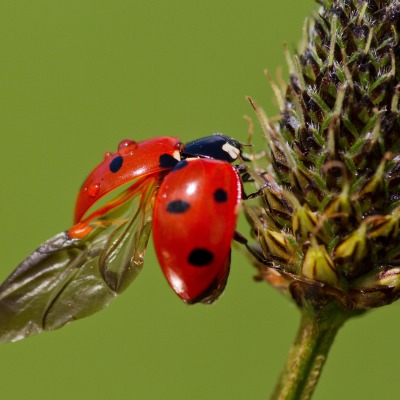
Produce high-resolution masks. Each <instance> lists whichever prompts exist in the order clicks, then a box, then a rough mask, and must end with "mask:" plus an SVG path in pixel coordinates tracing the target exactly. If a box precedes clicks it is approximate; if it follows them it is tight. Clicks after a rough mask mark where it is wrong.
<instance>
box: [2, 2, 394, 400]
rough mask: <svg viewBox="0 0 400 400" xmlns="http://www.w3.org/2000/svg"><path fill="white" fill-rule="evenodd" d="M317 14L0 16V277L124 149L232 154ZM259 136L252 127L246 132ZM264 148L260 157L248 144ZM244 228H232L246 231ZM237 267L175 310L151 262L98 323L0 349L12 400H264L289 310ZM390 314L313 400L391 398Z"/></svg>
mask: <svg viewBox="0 0 400 400" xmlns="http://www.w3.org/2000/svg"><path fill="white" fill-rule="evenodd" d="M312 8H315V7H314V5H313V1H311V0H308V1H304V0H303V1H298V0H283V1H280V2H275V1H267V0H247V1H245V2H244V1H236V2H232V1H228V0H215V1H204V2H199V1H193V0H190V1H183V0H181V1H178V0H171V1H160V0H153V1H138V0H133V1H121V0H114V1H100V0H97V1H88V0H79V1H75V0H68V1H57V0H51V1H50V0H29V1H19V0H12V1H11V0H9V1H5V0H3V1H0V58H1V62H0V71H1V75H0V114H1V118H0V132H1V133H0V137H1V142H0V143H1V157H0V171H1V196H0V210H1V211H0V212H1V242H0V243H1V249H0V250H1V265H0V267H1V268H0V275H1V278H4V277H6V276H7V275H8V274H9V273H10V272H11V270H12V269H13V268H14V267H15V266H16V265H17V264H18V263H19V262H20V261H21V260H22V259H23V258H24V257H25V256H26V255H27V254H29V252H31V251H32V250H33V249H34V248H36V247H37V246H38V245H39V244H40V243H41V242H43V241H44V240H46V239H48V238H50V237H51V236H53V235H54V234H55V233H57V232H60V231H62V230H64V229H66V228H68V227H69V226H70V225H71V219H72V210H73V204H74V200H75V196H76V194H77V190H78V188H79V186H80V184H81V182H82V181H83V179H84V178H85V176H86V175H87V173H88V172H89V171H90V170H91V168H92V167H93V166H94V165H96V164H97V163H98V162H99V161H100V160H101V158H102V154H103V153H104V152H105V151H110V150H115V149H116V146H117V144H118V142H119V141H120V140H121V139H124V138H133V139H135V140H143V139H145V138H150V137H154V136H160V135H174V136H175V135H176V136H179V137H181V138H182V139H183V140H189V139H194V138H198V137H201V136H205V135H208V134H210V133H212V132H216V131H220V132H224V133H226V134H228V135H231V136H234V137H236V138H237V139H239V140H245V138H246V132H247V122H246V121H245V120H244V119H243V115H244V114H248V115H251V116H253V113H252V109H251V108H250V106H249V104H248V103H247V102H246V100H245V95H251V96H253V97H254V98H255V99H257V101H258V102H259V103H261V104H262V105H263V107H264V108H265V109H266V110H267V112H268V114H269V115H270V116H273V115H276V113H277V108H276V106H275V105H274V102H273V100H272V91H271V89H270V88H269V86H268V83H267V80H266V78H265V76H264V75H263V70H264V69H265V68H268V69H269V70H270V71H271V72H272V73H273V74H275V73H276V70H277V68H278V67H283V68H284V69H285V68H286V67H285V61H284V56H283V51H282V45H283V43H284V42H287V43H288V44H289V47H290V48H291V49H293V48H294V47H295V46H296V44H297V43H298V41H299V39H300V36H301V30H302V24H303V20H304V17H306V16H308V15H309V12H310V10H311V9H312ZM259 132H260V129H259V128H258V126H257V128H256V133H259ZM258 143H260V141H258ZM240 229H241V230H242V231H243V232H246V229H247V227H246V226H245V225H244V224H243V223H242V225H241V228H240ZM253 274H254V270H253V269H252V267H251V266H250V265H248V263H247V262H246V260H245V259H244V258H242V256H241V255H240V254H239V253H238V251H234V253H233V262H232V272H231V277H230V281H229V282H228V286H227V289H226V292H225V294H224V295H223V296H222V298H221V299H220V300H219V301H218V302H217V303H216V304H215V305H213V306H210V307H206V306H202V305H197V306H193V307H188V306H185V305H184V304H182V303H181V302H180V300H179V299H178V298H177V297H176V296H175V295H174V294H173V293H172V291H171V290H170V289H169V287H168V286H167V284H166V281H165V280H164V278H163V276H162V274H161V271H160V269H159V267H158V266H157V263H156V261H155V257H154V252H153V249H152V247H151V245H150V246H149V250H148V252H147V254H146V260H145V268H144V270H143V272H142V274H141V276H140V277H139V278H138V279H137V280H136V282H135V283H134V284H133V285H132V287H130V288H129V289H128V290H127V292H125V293H124V294H123V295H122V296H121V297H120V298H118V299H117V300H116V301H114V303H113V304H112V305H111V306H110V307H109V308H108V309H106V310H104V311H103V312H101V313H99V314H97V315H94V316H92V317H91V318H88V319H85V320H81V321H78V322H75V323H73V324H71V325H69V326H67V327H65V328H63V329H61V330H59V331H57V332H52V333H47V334H43V335H39V336H36V337H33V338H30V339H27V340H24V341H21V342H17V343H14V344H8V345H3V346H1V348H0V396H1V398H5V399H6V398H13V399H28V398H29V399H43V400H47V399H55V398H57V399H60V400H61V399H77V400H79V399H111V398H112V399H131V398H135V399H176V400H180V399H191V400H196V399H262V398H266V397H267V396H268V395H269V393H270V392H271V390H272V387H273V385H274V382H275V380H276V378H277V375H278V373H279V371H280V368H281V366H282V364H283V362H284V359H285V357H286V354H287V352H288V349H289V346H290V343H291V340H292V338H293V336H294V335H295V331H296V329H297V323H298V318H299V315H298V312H297V311H296V309H295V307H294V306H293V305H292V304H290V303H289V302H288V301H287V300H285V299H284V298H282V297H281V296H280V295H279V294H278V293H275V292H274V290H273V289H271V288H270V287H268V286H267V285H266V284H262V283H255V282H254V281H253V280H252V276H253ZM399 334H400V310H399V306H398V305H394V306H392V307H388V308H386V309H382V310H379V311H375V312H372V313H371V314H370V315H369V316H367V317H363V318H359V319H357V320H354V321H351V322H350V323H348V324H347V326H345V328H344V329H343V331H342V332H340V334H339V336H338V338H337V340H336V343H335V346H334V348H333V350H332V352H331V354H330V357H329V360H328V363H327V366H326V368H325V371H324V374H323V377H322V379H321V382H320V384H319V386H318V388H317V391H316V395H315V398H316V399H338V398H343V399H349V398H365V399H372V398H376V397H379V398H381V399H385V398H389V397H392V398H393V397H394V393H396V392H397V391H398V389H397V387H396V386H395V385H393V384H391V383H390V381H391V379H392V376H393V375H394V374H395V373H397V357H398V356H400V350H399V346H398V339H397V338H398V337H399Z"/></svg>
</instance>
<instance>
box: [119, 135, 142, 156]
mask: <svg viewBox="0 0 400 400" xmlns="http://www.w3.org/2000/svg"><path fill="white" fill-rule="evenodd" d="M138 146H139V145H138V143H137V142H135V141H134V140H131V139H125V140H123V141H122V142H120V143H119V145H118V154H119V155H120V156H125V155H128V154H132V153H133V152H134V151H135V150H136V149H137V148H138Z"/></svg>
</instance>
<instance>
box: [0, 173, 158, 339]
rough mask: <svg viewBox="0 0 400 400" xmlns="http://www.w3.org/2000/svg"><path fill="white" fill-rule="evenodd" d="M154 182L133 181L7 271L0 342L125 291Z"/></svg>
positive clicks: (138, 263)
mask: <svg viewBox="0 0 400 400" xmlns="http://www.w3.org/2000/svg"><path fill="white" fill-rule="evenodd" d="M155 179H156V178H155V177H149V178H146V179H142V180H139V181H137V182H136V183H135V184H134V185H132V186H131V187H130V188H129V189H127V190H126V191H125V192H123V193H121V194H120V195H119V196H118V197H116V198H115V199H114V200H113V201H111V202H110V203H108V204H106V205H105V206H104V207H103V208H101V209H99V210H98V211H96V212H95V213H93V214H92V215H91V216H89V217H88V218H86V219H85V220H84V221H82V222H81V223H79V224H77V225H76V226H74V227H73V228H71V229H70V230H69V231H67V232H62V233H60V234H58V235H56V236H54V237H53V238H51V239H49V240H48V241H46V242H45V243H43V244H42V245H41V246H40V247H39V248H38V249H37V250H35V251H34V252H33V253H32V254H31V255H29V256H28V257H27V258H26V259H25V260H24V261H23V262H22V263H21V264H20V265H19V266H18V267H17V268H16V269H15V270H14V272H12V274H11V275H10V276H9V277H8V278H7V279H6V280H5V281H4V282H3V284H2V285H1V286H0V343H2V342H9V341H16V340H20V339H23V338H25V337H27V336H31V335H34V334H37V333H40V332H42V331H46V330H52V329H56V328H59V327H61V326H63V325H65V324H66V323H68V322H70V321H73V320H76V319H79V318H83V317H86V316H88V315H91V314H93V313H95V312H97V311H99V310H101V309H103V308H104V307H106V306H107V305H108V304H109V302H110V301H111V300H112V299H113V298H114V297H115V296H117V295H118V294H119V293H121V292H122V291H123V290H125V289H126V288H127V286H128V285H129V284H130V283H131V282H132V281H133V280H134V279H135V277H136V276H137V275H138V273H139V272H140V270H141V269H142V265H143V256H144V251H145V248H146V245H147V242H148V239H149V235H150V231H151V218H152V208H153V207H152V203H153V197H154V193H155V188H156V180H155Z"/></svg>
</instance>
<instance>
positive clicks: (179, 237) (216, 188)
mask: <svg viewBox="0 0 400 400" xmlns="http://www.w3.org/2000/svg"><path fill="white" fill-rule="evenodd" d="M241 199H242V188H241V181H240V177H239V175H238V173H237V171H236V169H235V168H234V167H232V166H231V165H230V164H228V163H227V162H223V161H219V160H213V159H201V158H191V159H187V160H184V161H181V162H180V163H178V164H177V165H176V167H175V168H174V169H173V170H172V171H171V172H170V173H169V174H168V175H167V176H166V177H165V179H164V181H163V182H162V184H161V187H160V189H159V191H158V194H157V201H156V203H155V207H154V214H153V238H154V247H155V250H156V253H157V257H158V260H159V262H160V265H161V268H162V270H163V272H164V275H165V277H166V278H167V280H168V282H169V284H170V285H171V287H172V288H173V290H174V291H175V292H176V293H177V294H178V296H179V297H180V298H181V299H182V300H184V301H185V302H187V303H196V302H199V301H201V302H203V303H211V302H213V301H214V300H215V299H216V298H217V297H218V296H219V295H220V294H221V292H222V290H223V289H224V287H225V283H226V280H227V278H228V273H229V265H230V248H231V242H232V239H233V235H234V232H235V227H236V220H237V215H238V212H239V205H240V202H241Z"/></svg>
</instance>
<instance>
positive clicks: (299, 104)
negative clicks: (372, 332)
mask: <svg viewBox="0 0 400 400" xmlns="http://www.w3.org/2000/svg"><path fill="white" fill-rule="evenodd" d="M319 3H320V5H321V7H320V9H319V10H318V14H315V16H314V18H313V19H311V20H310V21H309V22H308V23H307V25H306V27H305V29H304V43H303V49H302V50H301V52H299V54H296V55H294V56H293V57H291V56H290V55H288V54H287V58H288V62H289V69H290V83H289V84H288V85H287V86H285V87H278V86H277V85H276V84H275V83H273V82H272V85H273V89H274V92H275V94H276V96H277V100H278V104H279V107H280V114H281V118H280V121H279V123H278V124H273V123H271V122H270V121H269V120H268V118H267V116H266V115H265V114H264V112H263V110H262V109H261V108H260V107H259V106H258V105H257V104H256V103H255V102H254V101H253V100H250V101H251V104H252V106H253V108H254V109H255V111H256V113H257V116H258V118H259V120H260V123H261V127H262V131H263V134H264V136H265V138H266V146H267V147H266V150H265V157H261V158H257V157H256V158H257V161H254V170H255V171H256V172H257V173H256V174H253V176H254V178H255V180H256V184H257V185H258V187H265V190H264V193H263V197H262V201H261V203H262V204H261V205H255V206H246V207H245V212H246V215H247V218H248V220H249V222H250V224H251V227H252V232H253V234H254V237H255V238H256V239H257V243H256V244H255V245H254V246H253V253H256V254H257V261H256V262H255V264H256V266H257V267H258V268H259V270H260V276H261V277H262V278H264V279H265V280H267V281H268V282H269V283H271V284H272V285H273V286H275V287H276V288H277V289H279V290H280V291H282V292H283V293H285V294H287V295H288V296H290V297H291V298H293V299H294V300H295V301H296V303H297V304H298V306H299V307H300V308H301V309H302V310H303V315H304V314H307V318H309V317H310V316H311V318H312V319H313V320H314V321H318V320H319V321H323V323H324V324H325V325H326V326H327V325H329V321H331V320H333V319H331V316H332V315H333V314H335V315H338V313H339V314H341V315H344V316H345V317H343V318H342V319H341V318H339V320H340V323H339V322H338V324H337V325H338V326H340V325H341V324H342V323H343V320H345V319H346V318H348V317H349V316H351V315H354V314H359V313H361V312H364V311H365V310H367V309H370V308H374V307H380V306H383V305H386V304H390V303H392V302H393V301H395V300H397V299H398V298H399V296H400V266H399V263H400V241H399V219H400V140H399V137H400V135H399V134H400V120H399V108H398V106H399V105H398V100H399V91H400V85H399V79H400V46H399V34H400V32H399V30H400V3H399V2H398V1H397V0H392V1H379V0H368V1H361V0H342V1H339V0H320V1H319ZM281 86H282V85H281ZM270 267H272V268H270ZM333 310H334V311H333ZM303 372H304V371H303ZM277 398H278V396H277ZM282 398H291V397H282ZM293 398H303V397H293ZM304 398H306V397H304Z"/></svg>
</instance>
